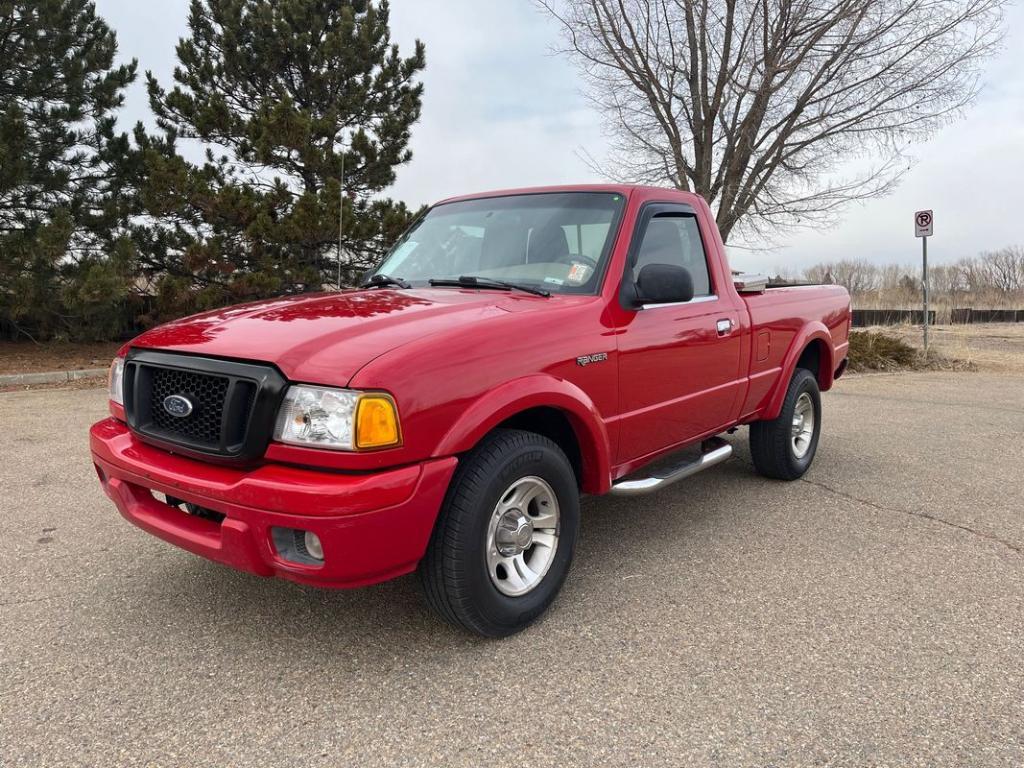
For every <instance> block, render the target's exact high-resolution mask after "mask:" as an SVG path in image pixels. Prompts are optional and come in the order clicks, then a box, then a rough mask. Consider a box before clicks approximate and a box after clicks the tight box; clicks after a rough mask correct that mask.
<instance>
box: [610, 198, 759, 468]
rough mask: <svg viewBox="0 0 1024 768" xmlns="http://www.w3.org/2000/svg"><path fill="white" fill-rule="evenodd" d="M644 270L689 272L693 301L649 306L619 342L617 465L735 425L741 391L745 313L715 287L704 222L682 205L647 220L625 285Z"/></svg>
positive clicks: (648, 214)
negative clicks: (648, 267)
mask: <svg viewBox="0 0 1024 768" xmlns="http://www.w3.org/2000/svg"><path fill="white" fill-rule="evenodd" d="M646 264H675V265H678V266H681V267H685V268H686V269H687V270H689V272H690V274H691V276H692V278H693V284H694V296H693V299H691V300H690V301H687V302H677V303H671V304H645V305H643V306H642V307H641V308H639V309H636V310H635V311H634V312H632V314H631V316H630V317H629V319H628V320H627V321H626V323H625V325H624V327H623V328H621V329H620V333H619V336H618V345H619V354H618V361H619V398H620V400H619V406H620V411H619V412H620V414H621V417H620V431H619V448H618V463H620V464H621V463H625V462H628V461H633V460H636V459H640V458H642V457H645V456H647V455H649V454H652V453H656V452H658V451H661V450H664V449H666V448H670V447H672V446H675V445H680V444H684V443H687V442H691V441H693V440H695V439H697V438H699V437H701V436H703V435H706V434H708V433H713V432H715V431H717V430H718V429H719V428H724V427H726V426H728V425H729V423H730V420H731V419H732V418H733V411H734V409H735V405H736V401H737V398H738V397H739V394H740V392H741V388H742V385H743V382H742V379H741V375H740V346H741V339H740V334H739V313H738V312H737V311H736V308H735V307H734V306H732V304H731V300H730V299H729V298H728V297H729V294H725V298H723V297H722V296H720V295H719V294H720V293H724V291H720V290H719V286H718V285H716V284H715V278H714V272H713V270H711V269H709V267H708V259H707V253H706V249H705V247H704V244H703V241H702V238H701V234H700V226H699V224H698V220H697V217H696V215H695V214H694V212H693V210H692V209H690V208H689V207H688V206H684V205H671V204H660V203H659V204H651V205H648V206H647V207H646V208H645V209H644V211H643V212H642V213H641V216H640V219H639V222H638V224H637V229H636V232H635V234H634V240H633V243H632V245H631V247H630V261H629V263H628V264H627V266H626V270H627V276H626V279H629V278H630V277H632V279H634V280H635V279H636V275H637V274H638V273H639V271H640V269H641V268H642V267H643V266H645V265H646Z"/></svg>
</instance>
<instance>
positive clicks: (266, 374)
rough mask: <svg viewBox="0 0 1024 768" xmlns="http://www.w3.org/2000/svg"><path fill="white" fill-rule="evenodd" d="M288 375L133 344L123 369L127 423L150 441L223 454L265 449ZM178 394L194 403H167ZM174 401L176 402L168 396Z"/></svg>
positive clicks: (233, 456) (244, 455)
mask: <svg viewBox="0 0 1024 768" xmlns="http://www.w3.org/2000/svg"><path fill="white" fill-rule="evenodd" d="M285 384H286V382H285V379H284V377H283V376H281V374H280V373H278V371H277V370H276V369H275V368H273V367H271V366H269V365H260V364H256V363H243V362H235V361H231V360H217V359H213V358H205V357H197V356H191V355H179V354H172V353H168V352H152V351H144V350H133V351H132V352H131V353H129V355H128V360H127V362H126V365H125V373H124V392H125V401H124V406H125V415H126V416H127V417H128V425H129V426H130V427H131V428H132V429H133V430H134V431H135V432H136V433H137V434H138V435H139V436H140V437H142V438H143V439H144V440H146V441H147V442H151V443H155V444H157V445H159V446H161V447H163V448H167V449H169V450H173V451H175V452H176V453H183V454H185V455H195V456H197V457H199V456H201V457H203V458H221V459H223V460H230V461H235V460H247V459H254V458H257V457H258V456H261V455H262V454H263V451H264V450H265V449H266V447H267V443H268V442H269V440H270V435H271V432H272V430H273V423H274V417H275V415H276V413H277V407H278V405H279V404H280V401H281V396H282V394H283V393H284V388H285ZM175 395H177V396H178V397H180V398H184V399H185V400H187V401H188V404H189V405H191V411H190V412H188V413H187V414H186V415H175V413H172V410H174V411H175V412H176V413H181V412H182V411H183V410H188V409H187V408H184V409H169V408H168V407H167V402H168V398H171V397H173V396H175ZM170 405H172V406H173V405H174V401H170Z"/></svg>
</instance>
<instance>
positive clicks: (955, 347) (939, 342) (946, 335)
mask: <svg viewBox="0 0 1024 768" xmlns="http://www.w3.org/2000/svg"><path fill="white" fill-rule="evenodd" d="M871 330H873V331H877V330H879V329H875V328H873V329H871ZM884 332H885V333H888V334H890V335H892V336H895V337H896V338H898V339H901V340H902V341H905V342H907V343H909V344H912V345H914V346H918V347H919V346H920V345H921V343H922V338H921V328H920V326H915V325H895V326H892V327H889V328H886V329H885V330H884ZM928 333H929V339H930V342H931V344H930V346H931V348H932V349H933V350H935V351H936V352H937V353H939V354H941V355H943V356H944V357H947V358H953V359H957V360H963V361H966V362H969V363H971V364H973V365H974V366H976V368H977V369H978V370H982V371H990V372H993V373H1013V374H1024V323H976V324H973V325H937V326H933V327H932V328H930V329H929V331H928Z"/></svg>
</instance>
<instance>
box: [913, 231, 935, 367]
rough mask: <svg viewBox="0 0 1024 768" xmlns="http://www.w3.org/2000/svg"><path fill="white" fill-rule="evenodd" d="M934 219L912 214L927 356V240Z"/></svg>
mask: <svg viewBox="0 0 1024 768" xmlns="http://www.w3.org/2000/svg"><path fill="white" fill-rule="evenodd" d="M934 224H935V219H934V217H933V216H932V212H931V211H918V212H917V213H915V214H914V237H920V238H921V265H922V272H923V274H922V277H923V280H922V282H923V285H924V324H923V327H924V353H925V354H926V355H927V354H928V238H929V237H931V236H932V229H933V227H934Z"/></svg>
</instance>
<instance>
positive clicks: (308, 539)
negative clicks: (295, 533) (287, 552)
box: [302, 531, 324, 560]
mask: <svg viewBox="0 0 1024 768" xmlns="http://www.w3.org/2000/svg"><path fill="white" fill-rule="evenodd" d="M302 543H303V544H305V545H306V551H307V552H308V553H309V556H310V557H312V558H313V559H314V560H323V559H324V548H323V546H322V545H321V544H320V537H319V536H317V535H316V534H315V533H313V532H312V531H306V535H305V536H304V537H303V540H302Z"/></svg>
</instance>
